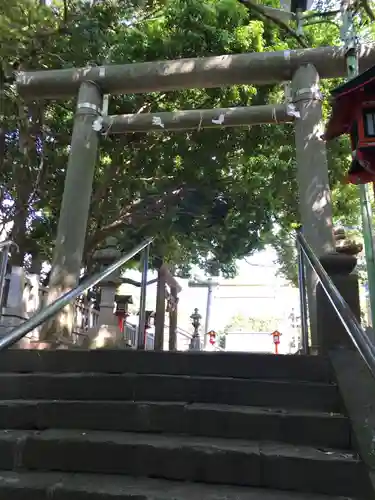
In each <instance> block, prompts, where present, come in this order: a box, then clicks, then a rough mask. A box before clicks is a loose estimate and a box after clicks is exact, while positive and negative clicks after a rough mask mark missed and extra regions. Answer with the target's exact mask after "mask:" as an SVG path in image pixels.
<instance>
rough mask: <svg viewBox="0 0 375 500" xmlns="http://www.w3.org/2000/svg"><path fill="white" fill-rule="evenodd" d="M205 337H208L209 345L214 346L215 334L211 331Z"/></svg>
mask: <svg viewBox="0 0 375 500" xmlns="http://www.w3.org/2000/svg"><path fill="white" fill-rule="evenodd" d="M207 335H208V336H209V337H210V340H209V343H210V344H211V345H215V344H216V332H215V331H214V330H211V331H210V332H208V333H207Z"/></svg>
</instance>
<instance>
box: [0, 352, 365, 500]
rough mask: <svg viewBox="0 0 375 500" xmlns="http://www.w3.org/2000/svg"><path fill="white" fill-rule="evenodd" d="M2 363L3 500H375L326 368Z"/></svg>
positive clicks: (25, 356)
mask: <svg viewBox="0 0 375 500" xmlns="http://www.w3.org/2000/svg"><path fill="white" fill-rule="evenodd" d="M0 359H1V362H0V372H1V373H0V400H1V401H0V428H1V429H2V430H0V469H1V470H0V499H4V500H26V499H27V500H47V499H48V500H51V499H52V500H68V499H69V500H119V499H122V500H123V499H133V500H172V499H173V500H204V499H207V500H256V499H259V500H286V499H295V500H308V499H309V500H319V499H321V500H323V499H324V498H330V499H332V498H339V497H345V498H348V497H351V498H356V499H360V498H361V499H370V498H373V497H374V495H373V493H372V492H371V491H372V490H371V487H370V483H369V479H368V474H367V471H366V468H365V466H364V464H363V463H362V461H361V459H360V458H359V457H358V455H357V453H356V452H355V450H353V447H352V437H351V436H352V433H351V429H350V423H349V420H348V419H347V418H346V416H345V410H344V408H343V404H342V401H341V399H340V395H339V391H338V388H337V386H336V384H335V382H334V378H333V373H332V370H331V367H330V364H329V362H328V360H327V359H325V358H321V357H313V356H311V357H305V356H273V355H249V354H230V353H157V352H147V351H146V352H134V351H119V350H118V351H105V350H103V351H91V352H89V351H50V352H47V351H23V350H18V351H17V350H8V351H6V352H2V353H1V354H0ZM325 495H327V496H325Z"/></svg>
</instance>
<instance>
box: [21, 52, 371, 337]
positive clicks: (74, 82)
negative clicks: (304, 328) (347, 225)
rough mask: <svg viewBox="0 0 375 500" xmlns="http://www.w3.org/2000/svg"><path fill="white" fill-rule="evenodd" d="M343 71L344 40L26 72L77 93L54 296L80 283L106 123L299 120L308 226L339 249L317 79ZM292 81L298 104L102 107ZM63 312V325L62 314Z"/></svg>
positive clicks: (24, 77) (61, 92)
mask: <svg viewBox="0 0 375 500" xmlns="http://www.w3.org/2000/svg"><path fill="white" fill-rule="evenodd" d="M359 61H360V65H361V70H365V69H367V68H368V67H370V66H372V65H374V64H375V48H374V47H371V48H368V47H363V48H362V49H361V51H360V54H359ZM345 75H346V63H345V50H344V49H341V48H338V47H323V48H318V49H303V50H285V51H279V52H262V53H247V54H237V55H223V56H215V57H205V58H196V59H180V60H173V61H162V62H160V61H158V62H147V63H135V64H125V65H108V66H95V67H86V68H73V69H70V68H69V69H62V70H43V71H31V72H18V73H17V75H16V83H17V88H18V91H19V93H20V94H21V95H22V96H23V98H24V99H26V100H28V99H33V100H35V99H58V98H59V99H61V98H64V97H65V98H71V97H72V96H74V95H76V94H77V92H78V100H77V108H76V117H75V122H74V128H73V134H72V142H71V150H70V155H69V161H68V167H67V173H66V179H65V188H64V195H63V200H62V205H61V211H60V219H59V225H58V230H57V238H56V244H55V250H54V258H53V263H52V271H51V277H50V287H49V288H50V290H49V296H48V302H51V301H52V300H54V299H55V298H57V297H58V296H60V295H61V294H62V293H65V292H66V291H68V290H69V289H71V288H73V287H74V286H75V285H76V284H77V282H78V278H79V274H80V269H81V262H82V255H83V248H84V241H85V234H86V227H87V219H88V215H89V206H90V198H91V193H92V182H93V175H94V169H95V164H96V160H97V147H98V140H99V136H100V134H101V133H102V132H105V133H106V134H110V133H127V132H135V131H144V132H145V131H151V130H153V131H159V132H163V131H165V130H187V129H195V128H197V129H199V128H207V127H216V128H218V127H225V126H232V127H233V126H242V125H243V126H249V125H255V124H261V123H282V122H294V124H295V139H296V157H297V158H296V159H297V177H298V185H299V193H298V195H299V200H300V214H301V221H302V224H303V226H304V234H305V236H306V238H307V240H308V242H309V243H310V245H311V246H312V248H313V249H314V251H315V252H316V253H317V255H318V256H320V255H323V254H324V253H326V252H328V251H331V250H333V236H332V211H331V200H330V190H329V183H328V169H327V158H326V148H325V144H324V142H323V141H322V140H321V133H322V130H321V125H322V123H321V122H322V111H321V95H320V91H319V79H320V78H337V77H343V76H345ZM286 81H292V105H291V104H279V105H272V106H271V105H268V106H254V107H249V108H226V109H216V110H198V111H197V110H193V111H177V112H175V113H153V114H140V115H123V116H103V114H102V108H103V95H105V94H126V93H146V92H162V91H163V92H165V91H170V90H177V89H186V88H212V87H223V86H229V85H234V84H253V85H264V84H272V83H281V82H286ZM64 315H65V318H68V320H65V328H64V331H65V332H66V333H67V334H69V332H70V331H71V324H72V315H71V314H68V315H67V314H66V311H65V313H64ZM312 316H314V314H312ZM61 318H62V317H60V318H59V321H60V325H61V323H64V321H62V322H61ZM55 326H56V325H55ZM60 329H61V326H60ZM51 331H52V328H51ZM314 337H315V335H314V329H313V338H312V344H313V345H314V344H316V338H314Z"/></svg>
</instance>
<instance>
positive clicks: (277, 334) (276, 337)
mask: <svg viewBox="0 0 375 500" xmlns="http://www.w3.org/2000/svg"><path fill="white" fill-rule="evenodd" d="M271 335H272V338H273V343H274V345H275V354H279V344H280V337H281V333H280V332H279V331H278V330H275V331H274V332H272V333H271Z"/></svg>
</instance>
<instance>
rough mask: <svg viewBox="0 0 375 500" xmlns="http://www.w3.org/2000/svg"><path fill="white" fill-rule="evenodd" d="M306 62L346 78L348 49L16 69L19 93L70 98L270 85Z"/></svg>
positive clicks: (373, 51)
mask: <svg viewBox="0 0 375 500" xmlns="http://www.w3.org/2000/svg"><path fill="white" fill-rule="evenodd" d="M359 62H360V65H361V70H365V69H367V68H369V67H370V66H372V65H374V64H375V46H373V47H361V49H360V50H359ZM306 64H312V65H314V66H315V68H316V70H317V71H318V73H319V75H320V77H321V78H338V77H342V76H345V74H346V64H345V50H344V49H343V48H340V47H319V48H316V49H299V50H283V51H278V52H252V53H246V54H234V55H222V56H214V57H201V58H195V59H178V60H174V61H155V62H143V63H134V64H122V65H108V66H93V67H86V68H67V69H53V70H43V71H28V72H18V73H17V75H16V83H17V87H18V90H19V92H20V94H21V95H22V96H23V97H25V98H29V99H57V98H69V97H72V96H74V95H76V94H77V92H78V89H79V86H80V84H81V83H82V82H84V81H93V82H95V83H96V84H97V85H98V86H99V87H100V88H101V90H102V92H103V93H105V94H129V93H137V94H141V93H146V92H165V91H170V90H178V89H187V88H214V87H224V86H230V85H236V84H253V85H267V84H272V83H281V82H285V81H288V80H291V79H292V77H293V74H294V73H295V71H296V70H297V69H298V68H299V67H301V66H303V65H306Z"/></svg>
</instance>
